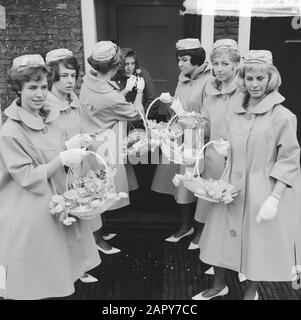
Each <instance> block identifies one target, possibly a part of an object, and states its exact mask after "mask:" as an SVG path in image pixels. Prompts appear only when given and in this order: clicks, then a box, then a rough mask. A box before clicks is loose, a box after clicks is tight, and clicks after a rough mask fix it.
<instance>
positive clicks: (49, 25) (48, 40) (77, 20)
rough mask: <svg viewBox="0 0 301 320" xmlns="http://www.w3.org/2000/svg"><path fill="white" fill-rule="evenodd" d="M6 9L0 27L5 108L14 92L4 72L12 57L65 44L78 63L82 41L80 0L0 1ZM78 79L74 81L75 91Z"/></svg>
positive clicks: (1, 92)
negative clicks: (3, 23) (4, 24)
mask: <svg viewBox="0 0 301 320" xmlns="http://www.w3.org/2000/svg"><path fill="white" fill-rule="evenodd" d="M0 4H1V5H2V6H4V7H5V9H6V29H0V43H1V45H0V103H1V108H2V110H3V109H4V108H6V107H7V106H8V105H9V104H10V102H11V101H12V99H13V98H14V97H15V95H14V93H13V92H12V91H11V90H10V89H9V88H8V86H7V80H6V74H7V70H8V69H9V68H10V66H11V63H12V59H13V58H15V57H16V56H19V55H22V54H28V53H40V54H41V55H42V56H44V57H45V54H46V53H47V52H48V51H49V50H52V49H56V48H60V47H65V48H68V49H70V50H72V51H73V52H74V54H75V56H76V58H78V59H79V62H80V64H81V65H82V70H81V76H82V75H83V68H84V58H83V41H82V22H81V8H80V0H1V2H0ZM80 83H81V80H80V79H79V80H78V81H77V90H78V88H79V86H80Z"/></svg>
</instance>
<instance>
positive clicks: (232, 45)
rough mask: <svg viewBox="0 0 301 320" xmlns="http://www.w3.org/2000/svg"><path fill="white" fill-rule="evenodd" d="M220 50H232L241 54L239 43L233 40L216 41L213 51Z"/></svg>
mask: <svg viewBox="0 0 301 320" xmlns="http://www.w3.org/2000/svg"><path fill="white" fill-rule="evenodd" d="M218 49H232V50H234V51H237V52H239V48H238V45H237V42H236V41H235V40H233V39H220V40H216V41H215V42H214V44H213V47H212V51H215V50H218Z"/></svg>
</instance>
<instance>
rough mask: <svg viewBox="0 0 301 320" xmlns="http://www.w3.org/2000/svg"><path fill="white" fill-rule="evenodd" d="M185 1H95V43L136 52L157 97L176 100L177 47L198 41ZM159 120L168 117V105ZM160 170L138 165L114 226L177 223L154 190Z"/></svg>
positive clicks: (196, 22)
mask: <svg viewBox="0 0 301 320" xmlns="http://www.w3.org/2000/svg"><path fill="white" fill-rule="evenodd" d="M182 3H183V0H139V1H137V0H95V10H96V22H97V23H96V25H97V41H101V40H114V41H116V42H117V43H118V45H119V46H120V47H121V48H122V47H129V48H132V49H134V50H135V51H136V53H137V57H138V59H139V65H140V66H141V67H143V68H145V69H147V70H148V71H149V73H150V75H151V77H152V79H153V82H154V85H155V87H156V91H157V94H158V95H159V94H160V93H161V92H170V94H171V95H173V94H174V92H175V88H176V85H177V81H178V76H179V69H178V65H177V60H176V55H175V44H176V42H177V41H178V40H179V39H181V38H184V37H191V38H200V35H201V21H202V20H201V16H199V15H192V14H187V15H185V16H182V15H180V14H179V10H180V9H182ZM159 114H161V115H162V116H163V120H164V114H165V107H164V105H161V106H160V109H159ZM155 168H156V165H151V164H147V165H142V164H141V165H140V164H138V165H135V166H134V169H135V173H136V176H137V180H138V183H139V189H138V190H135V191H132V192H131V193H130V200H131V205H130V206H127V207H125V208H122V209H120V210H118V212H116V213H117V214H112V213H109V214H108V215H107V217H108V219H109V221H110V222H111V223H112V222H113V223H118V222H121V223H122V222H127V223H128V224H130V223H131V222H134V223H135V225H137V223H141V224H142V225H143V224H145V223H147V222H151V223H152V225H155V226H156V225H158V226H160V227H162V226H163V225H164V223H166V226H172V222H176V221H178V215H177V212H176V211H177V210H178V209H177V205H176V203H175V201H174V199H173V197H172V196H168V195H162V194H158V193H156V192H153V191H151V190H150V187H151V183H152V179H153V175H154V172H155Z"/></svg>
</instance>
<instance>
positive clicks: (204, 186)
mask: <svg viewBox="0 0 301 320" xmlns="http://www.w3.org/2000/svg"><path fill="white" fill-rule="evenodd" d="M214 142H215V141H210V142H208V143H207V144H205V145H204V146H203V147H202V149H201V150H200V151H199V153H198V158H197V161H196V163H195V166H194V168H193V171H192V173H191V174H184V175H183V176H181V175H178V179H179V180H181V181H182V183H183V184H184V186H185V187H186V188H187V189H188V190H190V191H191V192H193V193H194V195H195V196H196V197H198V198H201V199H203V200H206V201H209V202H215V203H219V202H223V203H225V204H229V203H231V202H232V201H233V198H234V197H235V196H236V195H237V194H238V192H239V191H237V190H235V189H234V187H233V186H232V185H231V184H230V183H229V175H230V168H231V152H229V153H228V156H227V159H226V165H225V168H224V171H223V174H222V176H221V178H220V179H219V180H213V179H204V178H202V177H201V175H200V171H199V161H200V159H201V158H204V155H203V154H204V150H205V148H206V147H208V146H209V145H211V144H213V143H214Z"/></svg>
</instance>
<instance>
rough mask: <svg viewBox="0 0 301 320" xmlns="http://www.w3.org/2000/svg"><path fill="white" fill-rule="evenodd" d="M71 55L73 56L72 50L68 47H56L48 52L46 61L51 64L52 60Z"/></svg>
mask: <svg viewBox="0 0 301 320" xmlns="http://www.w3.org/2000/svg"><path fill="white" fill-rule="evenodd" d="M70 57H73V53H72V51H70V50H68V49H64V48H62V49H55V50H51V51H49V52H48V53H47V54H46V63H47V64H49V63H51V62H54V61H58V60H62V59H66V58H70Z"/></svg>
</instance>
